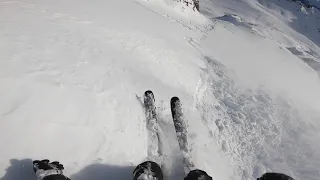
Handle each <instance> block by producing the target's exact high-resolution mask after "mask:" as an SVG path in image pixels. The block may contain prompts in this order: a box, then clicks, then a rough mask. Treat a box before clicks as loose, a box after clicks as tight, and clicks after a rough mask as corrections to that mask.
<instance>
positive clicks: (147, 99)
mask: <svg viewBox="0 0 320 180" xmlns="http://www.w3.org/2000/svg"><path fill="white" fill-rule="evenodd" d="M143 103H144V107H145V115H146V123H147V130H148V156H149V157H150V158H152V160H153V161H157V159H158V158H159V156H161V154H162V150H161V141H160V137H159V132H158V131H159V127H158V119H157V113H156V106H155V98H154V94H153V92H152V91H150V90H148V91H146V92H145V93H144V100H143Z"/></svg>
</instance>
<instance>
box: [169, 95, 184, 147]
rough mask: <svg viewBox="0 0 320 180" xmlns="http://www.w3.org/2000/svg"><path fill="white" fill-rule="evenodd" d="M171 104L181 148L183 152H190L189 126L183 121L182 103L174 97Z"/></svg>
mask: <svg viewBox="0 0 320 180" xmlns="http://www.w3.org/2000/svg"><path fill="white" fill-rule="evenodd" d="M170 104H171V113H172V118H173V123H174V128H175V130H176V133H177V139H178V142H179V147H180V149H181V150H182V151H185V152H188V139H187V125H186V123H185V121H184V119H183V112H182V106H181V102H180V100H179V98H178V97H173V98H171V102H170Z"/></svg>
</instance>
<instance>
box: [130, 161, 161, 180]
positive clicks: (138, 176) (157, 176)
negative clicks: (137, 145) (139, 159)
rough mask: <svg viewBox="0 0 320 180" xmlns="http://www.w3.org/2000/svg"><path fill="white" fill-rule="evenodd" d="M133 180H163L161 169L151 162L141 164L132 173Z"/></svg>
mask: <svg viewBox="0 0 320 180" xmlns="http://www.w3.org/2000/svg"><path fill="white" fill-rule="evenodd" d="M133 180H163V173H162V170H161V167H160V166H159V165H158V164H157V163H155V162H153V161H146V162H143V163H141V164H139V165H138V166H137V167H136V169H135V170H134V171H133Z"/></svg>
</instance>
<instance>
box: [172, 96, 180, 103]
mask: <svg viewBox="0 0 320 180" xmlns="http://www.w3.org/2000/svg"><path fill="white" fill-rule="evenodd" d="M170 102H171V104H174V103H177V102H180V99H179V98H178V97H176V96H175V97H172V98H171V101H170Z"/></svg>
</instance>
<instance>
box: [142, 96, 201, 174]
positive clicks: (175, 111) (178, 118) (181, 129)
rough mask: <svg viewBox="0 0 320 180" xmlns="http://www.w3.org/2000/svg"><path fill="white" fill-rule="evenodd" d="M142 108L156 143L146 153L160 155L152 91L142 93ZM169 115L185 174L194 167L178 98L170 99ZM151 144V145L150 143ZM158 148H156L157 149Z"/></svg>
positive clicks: (150, 134)
mask: <svg viewBox="0 0 320 180" xmlns="http://www.w3.org/2000/svg"><path fill="white" fill-rule="evenodd" d="M144 106H145V111H146V120H147V128H148V130H149V134H148V135H149V136H150V137H151V139H152V140H153V141H157V143H155V144H157V145H154V146H149V149H148V151H149V152H148V153H149V155H151V156H156V155H162V152H161V147H159V146H161V141H160V136H159V131H158V130H159V129H158V124H157V123H158V120H157V112H156V107H155V97H154V94H153V92H152V91H150V90H148V91H146V92H145V93H144ZM170 106H171V114H172V119H173V124H174V128H175V131H176V136H177V141H178V143H179V148H180V150H181V153H182V158H183V165H184V171H185V173H186V174H188V172H190V171H191V170H194V169H195V168H194V167H195V166H194V163H193V162H192V159H191V155H190V150H189V146H188V136H187V135H188V132H187V124H186V121H185V119H184V115H183V111H182V105H181V102H180V99H179V98H178V97H172V98H171V100H170ZM151 144H152V143H151ZM157 146H158V147H157Z"/></svg>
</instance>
